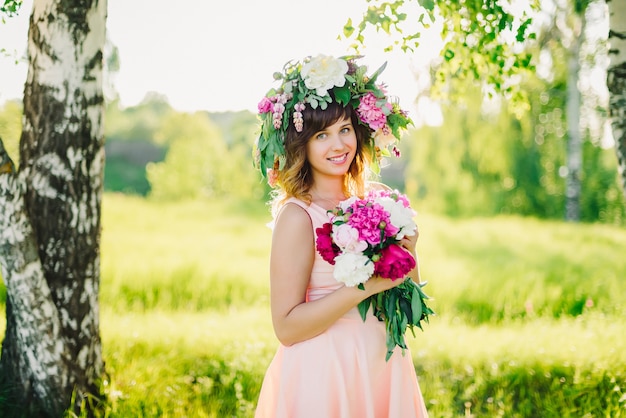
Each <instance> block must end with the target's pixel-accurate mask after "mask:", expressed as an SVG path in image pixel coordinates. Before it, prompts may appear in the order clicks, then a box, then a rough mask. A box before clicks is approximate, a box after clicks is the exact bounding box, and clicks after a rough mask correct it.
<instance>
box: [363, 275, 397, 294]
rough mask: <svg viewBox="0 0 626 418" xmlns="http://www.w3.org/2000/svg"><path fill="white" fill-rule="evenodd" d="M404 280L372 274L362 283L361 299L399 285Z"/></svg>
mask: <svg viewBox="0 0 626 418" xmlns="http://www.w3.org/2000/svg"><path fill="white" fill-rule="evenodd" d="M404 280H406V279H396V280H391V279H387V278H385V277H380V276H372V277H370V278H369V280H368V281H366V282H365V283H363V286H364V287H365V295H364V298H363V299H365V298H367V297H369V296H372V295H375V294H377V293H380V292H384V291H385V290H389V289H392V288H394V287H396V286H399V285H400V284H401V283H402V282H403V281H404Z"/></svg>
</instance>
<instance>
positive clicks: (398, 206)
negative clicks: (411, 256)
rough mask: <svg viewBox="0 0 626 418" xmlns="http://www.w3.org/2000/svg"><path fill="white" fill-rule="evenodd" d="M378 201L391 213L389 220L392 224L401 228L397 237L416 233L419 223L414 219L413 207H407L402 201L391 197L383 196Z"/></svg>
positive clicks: (400, 237)
mask: <svg viewBox="0 0 626 418" xmlns="http://www.w3.org/2000/svg"><path fill="white" fill-rule="evenodd" d="M376 202H378V203H380V205H382V207H383V208H385V210H386V211H387V212H388V213H389V221H390V222H391V224H392V225H394V226H395V227H397V228H398V229H399V230H400V231H398V233H397V234H396V238H397V239H402V238H404V237H405V236H407V237H410V236H413V235H415V230H416V229H417V225H416V224H415V221H414V220H413V217H414V216H415V211H414V210H413V209H411V208H410V207H408V208H407V207H405V206H404V204H403V203H402V202H401V201H399V200H398V201H396V200H394V199H392V198H390V197H381V198H379V199H376Z"/></svg>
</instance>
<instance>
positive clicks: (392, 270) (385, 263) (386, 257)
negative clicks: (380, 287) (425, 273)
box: [374, 244, 415, 280]
mask: <svg viewBox="0 0 626 418" xmlns="http://www.w3.org/2000/svg"><path fill="white" fill-rule="evenodd" d="M414 268H415V258H413V256H412V255H411V254H410V253H409V252H408V251H406V250H405V249H404V248H402V247H400V246H399V245H398V244H392V245H390V246H388V247H386V248H384V249H383V250H382V251H381V252H380V259H379V260H378V261H376V262H375V263H374V274H376V275H378V276H380V277H385V278H387V279H391V280H396V279H402V278H404V277H406V275H407V274H408V273H409V272H410V271H411V270H413V269H414Z"/></svg>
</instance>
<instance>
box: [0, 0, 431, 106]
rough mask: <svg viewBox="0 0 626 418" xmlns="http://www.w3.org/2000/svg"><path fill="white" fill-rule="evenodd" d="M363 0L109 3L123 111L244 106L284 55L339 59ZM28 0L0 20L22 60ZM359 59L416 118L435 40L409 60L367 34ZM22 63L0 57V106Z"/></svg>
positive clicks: (16, 93) (1, 33) (3, 42)
mask: <svg viewBox="0 0 626 418" xmlns="http://www.w3.org/2000/svg"><path fill="white" fill-rule="evenodd" d="M366 8H367V3H366V2H365V0H316V1H315V2H313V1H304V0H263V1H259V0H228V1H227V0H222V1H220V2H217V1H206V0H184V1H180V2H172V1H166V0H109V2H108V18H107V35H108V38H109V39H110V41H111V42H112V43H113V44H114V45H115V46H116V47H117V48H118V50H119V57H120V70H119V72H118V73H117V74H116V76H115V78H114V79H113V82H114V86H115V89H116V91H117V92H118V94H119V96H120V100H121V104H122V106H133V105H136V104H138V103H139V102H141V100H142V99H143V98H144V97H145V95H146V94H147V93H149V92H156V93H160V94H163V95H165V96H166V97H167V99H168V101H169V103H170V105H172V107H174V108H175V109H177V110H179V111H184V112H192V111H196V110H207V111H211V112H220V111H229V110H232V111H237V110H246V109H247V110H250V111H253V112H256V106H257V103H258V102H259V100H260V99H261V98H262V97H263V95H264V94H265V93H266V92H267V91H268V90H269V89H270V88H271V87H275V86H276V84H275V83H274V82H273V78H272V74H273V73H274V72H275V71H280V70H281V69H282V67H283V65H284V64H285V63H286V62H287V61H289V60H292V59H297V60H301V59H302V58H304V57H306V56H308V55H317V54H320V53H322V54H327V55H335V56H340V55H345V54H350V53H352V52H353V51H352V50H350V49H349V45H350V43H352V41H346V40H343V41H340V40H337V37H338V35H339V34H340V33H341V32H342V28H343V25H344V23H345V22H346V20H347V19H348V18H352V20H353V21H355V22H356V21H360V17H361V16H362V14H363V12H364V11H365V10H366ZM31 9H32V0H25V1H24V5H23V8H22V10H21V13H20V15H19V16H17V17H13V18H10V19H7V21H6V23H5V24H1V23H0V48H4V49H6V50H7V52H9V53H10V54H13V53H16V54H17V57H23V56H24V53H25V50H26V42H27V36H28V17H29V15H30V11H31ZM369 35H370V37H369V38H366V40H367V46H366V48H365V49H364V50H363V51H362V53H364V55H365V57H364V58H363V59H361V62H362V63H363V64H366V65H367V66H368V69H369V70H370V72H373V71H374V70H376V69H377V68H378V67H379V66H380V65H382V64H383V63H385V62H387V67H386V69H385V71H384V73H383V75H382V76H381V77H380V78H379V80H381V81H383V82H385V83H386V84H387V86H388V92H389V94H390V95H392V96H397V97H398V98H399V99H400V104H401V105H402V107H404V108H405V109H407V110H408V111H409V112H410V114H411V116H413V117H415V116H417V115H416V114H414V112H418V105H417V104H416V103H415V99H416V97H417V96H418V92H419V91H420V89H421V88H423V85H424V82H425V81H424V77H416V74H417V73H420V71H423V70H424V69H425V68H427V65H428V63H429V62H430V60H431V59H432V58H433V57H435V56H436V55H437V54H438V48H439V47H440V41H439V35H438V34H437V33H435V32H434V31H433V32H431V33H425V34H424V37H423V38H422V39H423V42H422V45H423V47H420V48H419V49H418V50H417V51H416V52H414V53H412V54H405V53H402V52H401V51H397V52H396V51H394V52H392V53H388V52H387V53H385V52H383V47H384V46H386V45H387V42H388V41H389V39H388V37H387V36H386V35H385V34H383V33H380V34H379V33H376V32H373V31H372V32H371V33H370V34H369ZM26 72H27V63H26V62H25V60H23V59H22V60H21V61H20V62H19V63H18V64H17V65H16V64H15V57H14V56H9V57H1V56H0V104H1V103H3V102H4V101H6V100H10V99H14V98H20V97H21V95H22V90H23V85H24V81H25V79H26Z"/></svg>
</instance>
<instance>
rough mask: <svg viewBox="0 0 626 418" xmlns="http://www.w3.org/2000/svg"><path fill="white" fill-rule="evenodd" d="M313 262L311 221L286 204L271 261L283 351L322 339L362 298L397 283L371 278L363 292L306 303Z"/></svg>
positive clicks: (340, 292)
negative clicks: (316, 337) (319, 337)
mask: <svg viewBox="0 0 626 418" xmlns="http://www.w3.org/2000/svg"><path fill="white" fill-rule="evenodd" d="M314 258H315V238H314V235H313V228H312V226H311V219H310V218H309V215H308V214H307V213H306V211H305V210H304V209H302V208H301V207H299V206H297V205H294V204H287V205H286V206H285V207H284V208H283V209H282V210H281V212H280V214H279V215H278V219H277V220H276V225H275V226H274V233H273V237H272V251H271V255H270V286H271V309H272V323H273V325H274V332H275V333H276V337H277V338H278V339H279V341H280V342H281V343H282V344H283V345H287V346H289V345H292V344H295V343H297V342H301V341H304V340H308V339H310V338H313V337H315V336H317V335H319V334H321V333H322V332H324V331H325V330H326V329H328V327H330V326H331V325H332V324H333V323H334V322H335V321H337V320H338V319H339V318H341V317H342V316H343V315H344V314H345V313H346V312H348V311H349V310H350V309H352V308H353V307H355V306H356V305H358V303H359V302H361V301H362V300H363V299H365V298H366V297H368V296H371V295H373V294H375V293H378V292H381V291H383V290H387V289H389V288H391V287H394V286H397V285H398V284H400V282H401V281H400V280H396V281H391V280H388V279H381V278H376V277H373V278H371V279H370V280H368V281H367V282H366V283H365V290H361V289H358V288H357V287H340V288H339V289H337V290H336V291H334V292H332V293H330V294H329V295H327V296H325V297H323V298H321V299H318V300H315V301H311V302H308V303H305V298H306V289H307V286H308V283H309V279H310V277H311V270H312V268H313V260H314Z"/></svg>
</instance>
